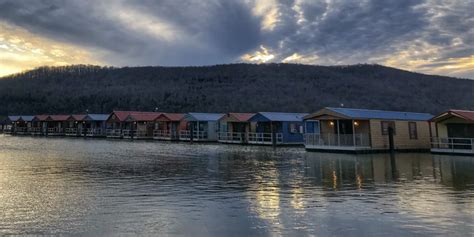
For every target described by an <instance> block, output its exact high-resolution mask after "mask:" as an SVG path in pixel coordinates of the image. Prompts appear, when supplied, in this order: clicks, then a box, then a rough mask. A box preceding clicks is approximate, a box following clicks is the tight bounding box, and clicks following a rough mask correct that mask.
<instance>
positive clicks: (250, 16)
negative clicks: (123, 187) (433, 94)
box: [0, 0, 474, 79]
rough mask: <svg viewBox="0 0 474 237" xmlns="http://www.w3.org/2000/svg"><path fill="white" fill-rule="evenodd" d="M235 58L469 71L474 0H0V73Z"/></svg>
mask: <svg viewBox="0 0 474 237" xmlns="http://www.w3.org/2000/svg"><path fill="white" fill-rule="evenodd" d="M240 62H249V63H271V62H274V63H280V62H284V63H302V64H316V65H347V64H359V63H369V64H373V63H376V64H381V65H386V66H391V67H397V68H401V69H405V70H410V71H416V72H422V73H428V74H439V75H447V76H456V77H464V78H471V79H474V0H383V1H382V0H134V1H131V0H101V1H94V0H67V1H65V0H36V1H28V0H0V76H2V75H7V74H11V73H16V72H21V71H24V70H28V69H32V68H35V67H39V66H43V65H49V66H60V65H68V64H97V65H111V66H143V65H153V66H154V65H161V66H188V65H193V66H196V65H212V64H227V63H240Z"/></svg>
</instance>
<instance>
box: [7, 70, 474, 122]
mask: <svg viewBox="0 0 474 237" xmlns="http://www.w3.org/2000/svg"><path fill="white" fill-rule="evenodd" d="M0 101H1V102H0V114H3V115H7V114H10V115H11V114H39V113H85V112H86V111H89V112H94V113H108V112H110V111H112V110H115V109H127V110H144V111H153V110H155V109H158V110H159V111H166V112H189V111H199V112H257V111H279V112H312V111H314V110H317V109H319V108H321V107H324V106H332V107H338V106H340V105H341V104H344V106H345V107H352V108H364V109H382V110H399V111H412V112H429V113H438V112H441V111H443V110H446V109H450V108H456V109H471V110H472V109H474V80H469V79H463V78H453V77H446V76H436V75H426V74H421V73H416V72H410V71H405V70H400V69H396V68H391V67H385V66H382V65H377V64H357V65H344V66H316V65H303V64H222V65H212V66H189V67H160V66H145V67H120V68H118V67H101V66H93V65H72V66H62V67H40V68H37V69H34V70H30V71H27V72H23V73H18V74H14V75H10V76H6V77H2V79H1V80H0Z"/></svg>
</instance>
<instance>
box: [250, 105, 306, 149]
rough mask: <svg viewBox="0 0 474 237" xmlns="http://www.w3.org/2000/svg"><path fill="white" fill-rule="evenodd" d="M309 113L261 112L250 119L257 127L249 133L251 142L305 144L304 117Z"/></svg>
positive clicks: (262, 143)
mask: <svg viewBox="0 0 474 237" xmlns="http://www.w3.org/2000/svg"><path fill="white" fill-rule="evenodd" d="M306 115H308V114H307V113H280V112H259V113H257V114H255V115H254V116H252V117H251V118H250V119H249V122H250V123H255V128H252V129H251V132H249V133H248V136H247V139H248V143H249V144H260V145H299V144H303V143H304V140H303V132H304V130H303V117H304V116H306Z"/></svg>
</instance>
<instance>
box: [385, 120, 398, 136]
mask: <svg viewBox="0 0 474 237" xmlns="http://www.w3.org/2000/svg"><path fill="white" fill-rule="evenodd" d="M381 125H382V135H388V128H393V135H395V134H397V132H396V129H395V122H394V121H382V122H381Z"/></svg>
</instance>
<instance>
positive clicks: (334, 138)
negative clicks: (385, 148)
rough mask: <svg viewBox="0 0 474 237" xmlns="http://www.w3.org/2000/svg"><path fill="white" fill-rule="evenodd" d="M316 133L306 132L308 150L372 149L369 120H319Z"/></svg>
mask: <svg viewBox="0 0 474 237" xmlns="http://www.w3.org/2000/svg"><path fill="white" fill-rule="evenodd" d="M318 123H319V124H318V126H319V128H318V129H315V131H319V132H315V133H306V134H305V147H306V149H308V150H335V151H337V150H340V151H358V150H370V149H372V146H371V141H370V124H369V121H368V120H349V119H329V120H318Z"/></svg>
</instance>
